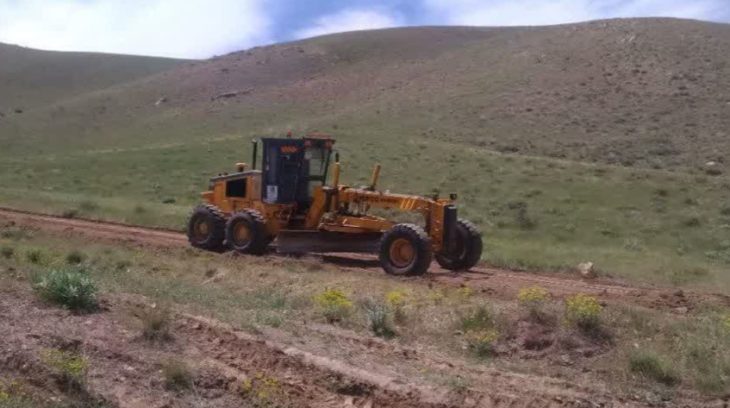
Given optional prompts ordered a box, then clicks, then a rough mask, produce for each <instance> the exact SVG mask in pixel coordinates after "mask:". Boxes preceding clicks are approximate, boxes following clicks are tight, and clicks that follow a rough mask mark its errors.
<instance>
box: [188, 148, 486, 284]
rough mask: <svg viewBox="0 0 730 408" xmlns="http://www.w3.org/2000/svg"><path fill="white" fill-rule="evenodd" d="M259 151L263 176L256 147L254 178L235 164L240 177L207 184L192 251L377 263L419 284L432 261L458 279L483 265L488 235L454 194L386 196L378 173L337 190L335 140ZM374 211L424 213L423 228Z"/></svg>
mask: <svg viewBox="0 0 730 408" xmlns="http://www.w3.org/2000/svg"><path fill="white" fill-rule="evenodd" d="M260 142H261V143H262V145H263V146H262V154H261V158H262V160H261V161H262V166H261V169H260V170H258V169H256V163H257V159H258V143H259V141H258V140H255V141H254V142H253V159H252V164H251V168H250V169H249V168H247V165H246V164H245V163H238V164H236V171H235V172H233V173H231V174H227V173H223V174H219V175H218V176H216V177H213V178H211V179H210V184H209V189H208V191H205V192H203V193H202V198H203V201H204V204H202V205H200V206H198V207H197V208H195V209H194V211H193V213H192V215H191V217H190V221H189V224H188V238H189V241H190V243H191V244H192V245H193V246H195V247H198V248H203V249H207V250H221V249H225V248H230V249H233V250H235V251H238V252H241V253H245V254H253V255H260V254H263V253H265V252H266V251H267V250H268V247H269V246H270V244H272V243H274V245H275V247H276V250H277V252H282V253H298V254H302V253H308V252H318V253H329V252H369V253H377V254H378V255H379V259H380V263H381V265H382V267H383V269H384V270H385V271H386V272H387V273H389V274H393V275H421V274H423V273H425V272H426V271H427V270H428V268H429V266H430V264H431V261H432V259H433V258H434V257H435V258H436V260H437V262H438V263H439V264H440V265H441V266H442V267H443V268H446V269H450V270H454V271H458V270H467V269H469V268H471V267H472V266H474V265H475V264H476V263H477V262H478V261H479V258H480V257H481V253H482V237H481V234H480V232H479V230H478V229H477V227H476V226H475V225H474V224H472V223H471V222H469V221H466V220H463V219H460V218H457V209H456V205H455V201H456V195H455V194H451V195H450V196H449V198H441V197H438V194H435V195H433V196H430V197H427V196H414V195H405V194H392V193H390V192H387V191H386V192H383V191H379V190H378V189H377V184H378V178H379V176H380V165H375V167H374V169H373V173H372V177H371V179H370V184H369V185H367V186H362V187H352V186H348V185H345V184H340V171H341V170H340V162H339V153H337V152H336V151H335V150H334V149H333V147H334V144H335V140H334V139H332V138H331V137H329V136H328V135H323V134H309V135H307V136H305V137H301V138H293V137H291V135H289V136H288V137H286V138H262V139H261V140H260ZM333 156H334V157H333ZM332 158H334V163H333V165H332V166H331V167H332V168H331V173H332V175H331V176H332V182H331V183H329V184H328V183H327V175H328V172H330V160H331V159H332ZM377 209H382V210H395V211H404V212H413V213H417V214H418V213H420V214H421V215H422V216H423V222H422V223H419V224H420V225H419V224H411V223H397V222H395V221H393V220H390V219H387V218H385V217H382V216H377V215H375V214H373V212H375V211H378V210H377ZM391 212H392V211H391Z"/></svg>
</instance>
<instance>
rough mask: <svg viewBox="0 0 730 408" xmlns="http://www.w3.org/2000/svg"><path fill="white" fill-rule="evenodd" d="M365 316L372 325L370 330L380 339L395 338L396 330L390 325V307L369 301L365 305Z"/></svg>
mask: <svg viewBox="0 0 730 408" xmlns="http://www.w3.org/2000/svg"><path fill="white" fill-rule="evenodd" d="M364 308H365V316H366V317H367V319H368V323H369V324H370V330H372V332H373V334H375V335H376V336H378V337H385V338H391V337H394V336H395V334H396V333H395V330H394V329H393V326H392V325H391V323H390V314H389V313H388V312H389V309H388V305H386V304H384V303H381V302H377V301H373V300H369V301H367V302H365V304H364Z"/></svg>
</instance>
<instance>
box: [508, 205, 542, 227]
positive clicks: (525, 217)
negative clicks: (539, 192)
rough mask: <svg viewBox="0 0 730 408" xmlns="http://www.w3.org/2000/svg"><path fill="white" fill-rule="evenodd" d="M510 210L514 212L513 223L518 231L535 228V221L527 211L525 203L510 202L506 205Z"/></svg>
mask: <svg viewBox="0 0 730 408" xmlns="http://www.w3.org/2000/svg"><path fill="white" fill-rule="evenodd" d="M508 207H509V208H510V209H513V210H515V211H516V212H515V222H516V223H517V226H518V227H519V228H520V229H523V230H532V229H535V227H537V221H535V219H533V218H532V217H531V216H530V214H529V212H528V210H527V203H526V202H524V201H517V202H511V203H509V204H508Z"/></svg>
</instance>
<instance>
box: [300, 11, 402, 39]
mask: <svg viewBox="0 0 730 408" xmlns="http://www.w3.org/2000/svg"><path fill="white" fill-rule="evenodd" d="M398 25H402V22H401V20H400V18H397V17H394V16H393V15H390V14H388V13H385V12H381V11H375V10H360V9H347V10H342V11H340V12H337V13H334V14H328V15H325V16H322V17H319V18H317V19H316V20H315V22H314V25H312V26H310V27H307V28H305V29H302V30H299V31H297V32H296V33H294V38H309V37H316V36H318V35H324V34H331V33H340V32H345V31H356V30H372V29H376V28H388V27H395V26H398Z"/></svg>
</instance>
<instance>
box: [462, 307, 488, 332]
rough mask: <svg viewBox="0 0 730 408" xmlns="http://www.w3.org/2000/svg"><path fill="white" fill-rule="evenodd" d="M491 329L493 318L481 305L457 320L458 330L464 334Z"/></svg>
mask: <svg viewBox="0 0 730 408" xmlns="http://www.w3.org/2000/svg"><path fill="white" fill-rule="evenodd" d="M493 327H494V316H492V312H491V311H490V310H489V309H488V308H487V307H486V306H483V305H482V306H478V307H476V308H475V309H472V310H470V311H468V312H467V313H466V314H464V315H462V316H461V317H460V319H459V328H460V329H461V331H463V332H464V333H466V332H469V331H479V330H483V329H491V328H493Z"/></svg>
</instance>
